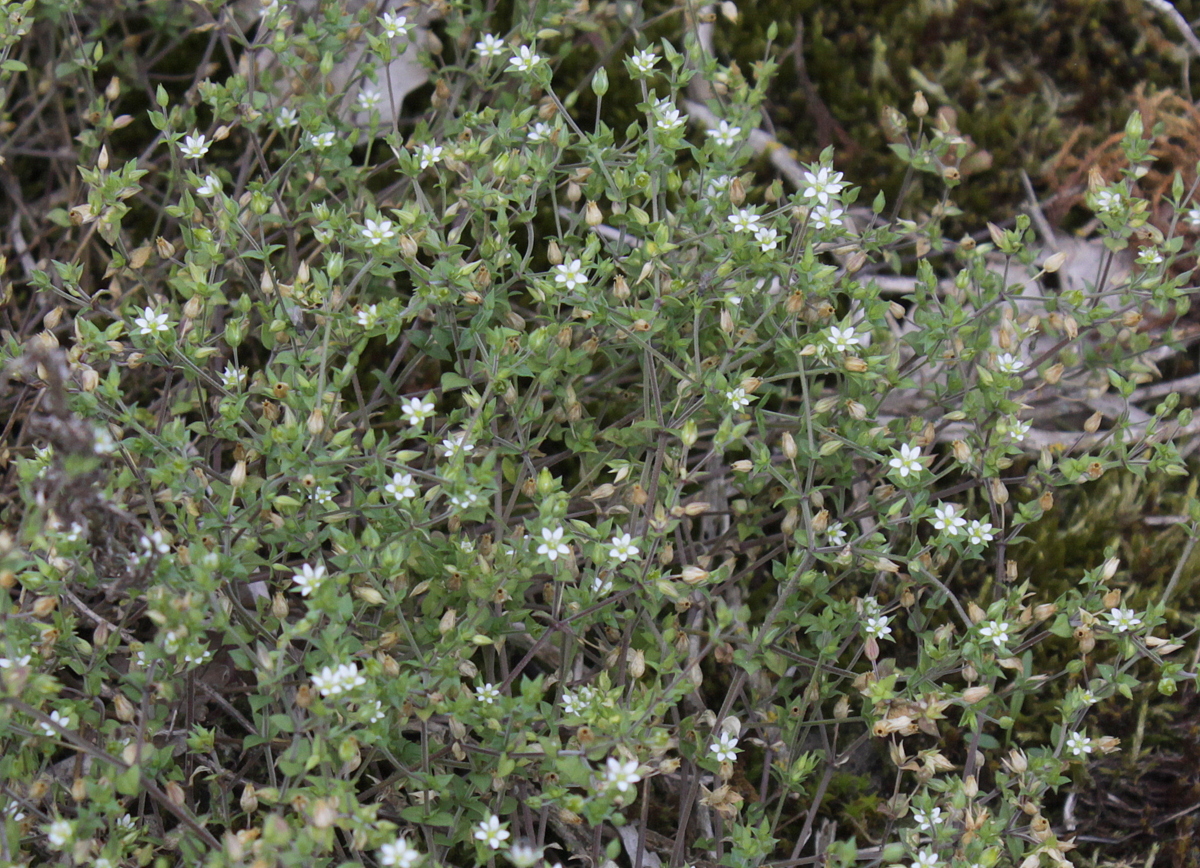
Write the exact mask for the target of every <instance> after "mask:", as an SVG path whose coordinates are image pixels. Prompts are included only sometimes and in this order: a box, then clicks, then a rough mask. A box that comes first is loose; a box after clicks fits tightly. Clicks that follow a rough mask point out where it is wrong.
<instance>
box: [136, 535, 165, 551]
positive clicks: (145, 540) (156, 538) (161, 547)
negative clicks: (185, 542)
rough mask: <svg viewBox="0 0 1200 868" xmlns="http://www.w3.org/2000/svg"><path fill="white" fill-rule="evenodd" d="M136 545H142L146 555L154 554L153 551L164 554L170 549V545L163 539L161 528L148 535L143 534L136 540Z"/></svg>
mask: <svg viewBox="0 0 1200 868" xmlns="http://www.w3.org/2000/svg"><path fill="white" fill-rule="evenodd" d="M138 545H140V546H141V547H142V551H143V552H145V553H146V554H147V555H151V554H154V553H155V552H157V553H158V554H160V555H165V554H167V553H168V552H170V551H171V547H170V546H169V545H167V543H166V540H164V539H163V535H162V531H161V530H156V531H154V533H152V534H150V535H149V536H143V537H142V538H141V539H139V540H138Z"/></svg>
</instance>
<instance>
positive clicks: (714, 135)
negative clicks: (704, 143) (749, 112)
mask: <svg viewBox="0 0 1200 868" xmlns="http://www.w3.org/2000/svg"><path fill="white" fill-rule="evenodd" d="M741 134H742V128H741V127H733V126H730V125H729V121H721V123H719V124H717V127H716V129H711V130H708V131H707V135H708V137H709V138H710V139H712V140H713V141H714V142H716V143H717V144H718V145H720V146H721V147H723V148H732V147H733V146H734V145H736V144H737V143H738V137H739V136H740V135H741Z"/></svg>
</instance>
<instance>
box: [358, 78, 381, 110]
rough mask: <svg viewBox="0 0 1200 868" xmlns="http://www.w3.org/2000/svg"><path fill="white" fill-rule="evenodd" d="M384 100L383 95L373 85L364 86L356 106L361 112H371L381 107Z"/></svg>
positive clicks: (359, 93)
mask: <svg viewBox="0 0 1200 868" xmlns="http://www.w3.org/2000/svg"><path fill="white" fill-rule="evenodd" d="M381 99H383V94H382V93H381V92H380V90H379V88H377V87H375V85H373V84H367V85H363V87H362V88H361V89H360V90H359V92H358V97H357V98H356V99H355V101H354V104H355V105H356V106H358V109H359V111H364V112H369V111H370V110H371V109H373V108H375V107H376V106H377V105H379V101H380V100H381Z"/></svg>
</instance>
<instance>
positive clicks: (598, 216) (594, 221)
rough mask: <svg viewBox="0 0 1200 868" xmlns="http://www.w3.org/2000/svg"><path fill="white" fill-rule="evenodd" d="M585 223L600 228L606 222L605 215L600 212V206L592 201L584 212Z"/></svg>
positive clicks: (589, 201)
mask: <svg viewBox="0 0 1200 868" xmlns="http://www.w3.org/2000/svg"><path fill="white" fill-rule="evenodd" d="M583 222H584V223H586V224H587V225H588V226H592V227H595V226H599V225H600V224H601V223H603V222H604V213H603V212H602V211H601V210H600V206H599V205H597V204H596V203H595V202H593V201H592V200H590V199H589V200H588V203H587V206H586V207H585V208H584V210H583Z"/></svg>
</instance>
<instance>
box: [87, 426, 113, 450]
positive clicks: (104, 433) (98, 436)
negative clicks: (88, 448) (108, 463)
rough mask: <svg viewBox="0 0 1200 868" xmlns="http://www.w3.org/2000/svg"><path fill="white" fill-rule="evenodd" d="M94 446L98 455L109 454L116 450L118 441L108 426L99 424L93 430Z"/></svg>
mask: <svg viewBox="0 0 1200 868" xmlns="http://www.w3.org/2000/svg"><path fill="white" fill-rule="evenodd" d="M92 448H94V449H95V450H96V454H97V455H108V454H109V453H110V452H115V451H116V448H117V443H116V441H115V440H113V436H112V434H111V433H110V432H109V430H108V429H107V428H104V427H102V426H100V425H97V426H96V427H95V429H93V431H92Z"/></svg>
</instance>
